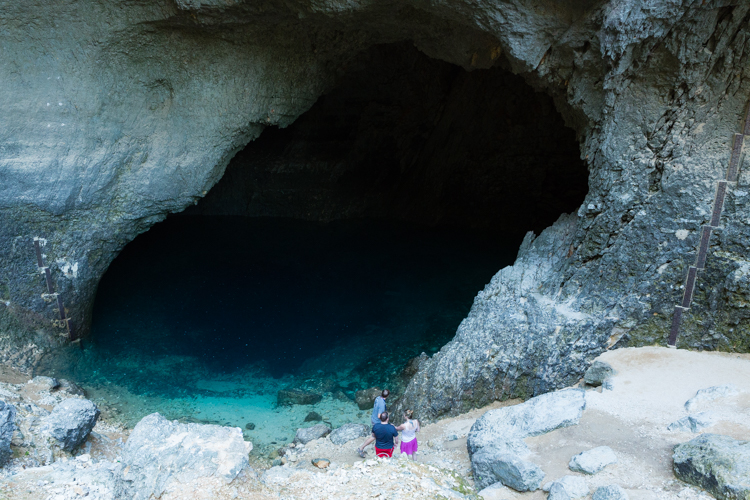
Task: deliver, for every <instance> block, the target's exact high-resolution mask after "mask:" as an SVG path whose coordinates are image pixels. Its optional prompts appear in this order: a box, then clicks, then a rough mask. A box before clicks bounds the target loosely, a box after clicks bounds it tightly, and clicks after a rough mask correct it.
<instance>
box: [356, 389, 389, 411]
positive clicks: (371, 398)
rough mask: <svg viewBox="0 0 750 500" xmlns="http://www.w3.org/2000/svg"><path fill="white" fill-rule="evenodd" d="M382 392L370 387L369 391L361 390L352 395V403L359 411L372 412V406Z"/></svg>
mask: <svg viewBox="0 0 750 500" xmlns="http://www.w3.org/2000/svg"><path fill="white" fill-rule="evenodd" d="M382 392H383V391H382V390H380V389H378V388H377V387H370V388H369V389H362V390H360V391H357V392H356V393H355V394H354V401H355V402H356V403H357V406H358V407H359V409H360V410H372V405H373V404H374V403H375V398H377V397H378V396H380V393H382Z"/></svg>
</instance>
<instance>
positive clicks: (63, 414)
mask: <svg viewBox="0 0 750 500" xmlns="http://www.w3.org/2000/svg"><path fill="white" fill-rule="evenodd" d="M98 418H99V409H98V408H97V407H96V405H95V404H94V403H92V402H91V401H89V400H88V399H78V398H70V399H66V400H64V401H63V402H62V403H60V404H58V405H57V406H55V407H54V408H53V409H52V412H51V413H50V414H49V415H48V416H46V417H45V418H44V421H43V424H42V432H44V433H46V434H48V435H50V436H52V437H53V438H55V439H56V440H57V441H58V442H59V443H60V447H61V448H62V449H63V450H65V451H72V450H73V449H74V448H76V447H77V446H78V445H80V444H81V443H82V442H84V441H85V440H86V438H87V437H88V435H89V433H90V432H91V429H93V428H94V425H96V420H97V419H98Z"/></svg>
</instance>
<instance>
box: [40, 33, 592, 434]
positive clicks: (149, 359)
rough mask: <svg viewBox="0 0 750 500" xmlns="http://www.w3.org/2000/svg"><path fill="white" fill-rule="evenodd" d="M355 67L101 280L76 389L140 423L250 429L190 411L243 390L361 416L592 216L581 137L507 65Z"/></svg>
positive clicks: (406, 51) (357, 63)
mask: <svg viewBox="0 0 750 500" xmlns="http://www.w3.org/2000/svg"><path fill="white" fill-rule="evenodd" d="M339 71H340V75H339V76H338V78H337V79H336V81H335V84H334V85H332V87H331V88H330V89H329V90H328V91H327V92H326V93H325V94H324V95H322V96H321V97H320V98H319V99H318V100H317V102H316V103H315V104H314V105H313V106H312V107H311V108H310V109H309V110H308V111H307V112H306V113H304V114H303V115H302V116H300V117H299V118H298V119H297V120H296V121H295V122H294V123H292V124H291V125H290V126H288V127H286V128H279V127H273V126H272V127H268V128H266V130H264V131H263V133H262V134H261V136H260V137H259V138H258V139H256V140H254V141H252V142H250V143H249V144H247V146H245V147H244V148H243V149H242V150H241V151H239V152H237V154H236V155H235V156H234V158H233V159H232V160H231V161H230V163H229V165H228V166H227V169H226V172H225V173H224V175H223V177H222V178H221V180H220V181H219V182H218V183H217V184H216V185H215V186H214V187H213V188H212V189H211V190H210V191H209V192H208V193H207V195H206V196H205V197H204V198H203V199H201V200H199V201H197V202H196V204H194V205H193V206H190V207H188V208H187V209H186V210H184V211H183V212H180V213H176V214H173V215H171V216H170V217H168V218H167V219H166V220H165V221H163V222H161V223H159V224H156V225H155V226H154V227H152V228H151V229H150V230H149V231H147V232H146V233H144V234H142V235H141V236H139V237H137V238H136V239H135V240H134V241H133V242H131V243H130V244H128V245H127V246H126V247H125V248H124V250H123V251H122V252H121V254H120V255H119V256H118V257H117V259H115V261H114V262H113V263H112V265H111V266H110V268H109V269H108V271H107V273H106V274H105V275H104V277H103V278H102V280H101V283H100V284H99V287H98V291H97V297H96V302H95V305H94V312H93V322H92V334H91V336H90V337H89V338H87V339H84V340H83V342H82V344H83V346H84V349H83V350H82V354H81V357H80V359H78V360H77V361H76V363H75V364H73V366H75V373H73V374H72V376H73V377H74V378H75V379H76V380H80V381H85V382H86V383H88V384H89V386H90V387H91V388H92V389H91V390H92V391H93V392H94V393H96V391H106V394H107V398H106V399H109V400H111V399H112V397H113V395H112V394H111V392H110V391H112V390H113V388H115V387H121V388H123V390H127V392H128V394H132V395H136V396H138V397H140V398H141V399H140V400H139V401H138V402H136V401H131V402H130V404H128V405H127V407H126V409H125V410H123V414H122V415H120V416H119V417H120V418H122V419H123V420H124V421H125V422H126V423H127V424H128V425H134V423H135V422H137V421H138V420H139V419H140V418H142V417H143V416H144V415H145V414H146V413H147V412H149V411H152V410H158V411H160V412H161V413H163V414H165V415H167V416H174V417H175V418H177V417H179V418H183V419H184V418H186V414H187V415H189V416H190V417H191V418H196V419H198V420H200V421H207V422H218V423H222V424H225V423H230V424H232V425H238V426H244V422H242V421H234V419H236V418H238V417H236V416H229V417H223V418H225V419H228V420H227V421H223V420H222V418H220V417H219V416H217V415H214V414H210V413H209V414H208V415H207V414H206V412H210V410H205V409H203V410H202V409H201V408H203V407H210V404H209V403H207V402H204V403H202V404H195V405H194V406H193V407H191V409H190V410H185V408H184V407H183V406H179V405H178V408H179V409H178V410H175V409H174V408H175V405H176V404H177V403H176V401H181V400H184V398H189V397H196V395H198V397H203V398H205V400H206V401H211V398H212V397H213V398H215V397H224V398H225V399H226V398H227V394H230V393H231V391H235V394H237V393H239V394H244V395H246V394H248V393H252V394H256V395H259V396H258V397H261V398H265V399H263V400H262V402H255V405H256V407H257V406H263V407H265V408H270V407H274V406H275V404H276V403H279V402H280V401H279V400H278V399H277V398H276V394H277V392H278V391H279V389H283V388H284V387H302V388H304V389H305V390H309V391H310V392H313V393H321V392H323V393H326V394H330V395H332V397H334V400H335V398H338V400H336V401H338V403H336V404H341V405H345V406H346V408H349V409H350V410H351V411H356V405H355V404H354V402H353V400H354V396H355V392H356V391H357V390H362V389H367V388H368V387H373V386H375V387H389V388H390V389H391V390H392V391H394V393H395V394H396V395H397V396H398V395H400V394H402V393H403V390H404V389H405V386H406V384H407V383H408V381H409V379H410V377H411V375H412V374H413V372H414V366H415V363H418V362H419V360H420V356H432V355H434V354H435V353H436V352H437V351H438V350H439V349H440V348H442V347H443V346H444V345H445V344H446V343H447V342H449V341H450V340H451V339H452V338H453V336H454V335H455V332H456V329H457V328H458V326H459V324H460V322H461V321H462V320H463V319H464V318H465V317H466V316H467V314H468V313H469V310H470V308H471V304H472V301H473V298H474V296H475V295H476V294H477V292H479V291H480V290H481V289H482V288H483V287H484V286H485V284H486V283H488V282H489V280H490V279H491V278H492V276H493V275H494V274H495V273H496V272H497V271H498V270H499V269H501V268H503V267H506V266H508V265H511V264H512V263H513V262H514V260H515V257H516V254H517V253H518V248H519V245H520V244H521V241H522V240H523V238H524V235H526V234H527V233H529V232H531V233H533V234H539V233H540V232H541V231H543V230H544V229H545V228H546V227H547V226H550V225H551V224H553V223H554V222H555V220H557V219H558V218H559V217H560V216H561V214H567V213H570V212H574V211H576V210H577V209H578V207H579V206H580V205H581V203H582V201H583V199H584V197H585V195H586V193H587V176H588V172H587V168H586V165H585V163H584V162H583V161H582V160H581V158H580V149H579V145H578V143H577V141H576V137H575V133H574V132H573V130H571V129H570V128H567V127H566V126H565V123H564V121H563V119H562V117H561V116H560V114H559V113H558V112H557V110H556V109H555V105H554V103H553V101H552V99H551V98H550V97H549V96H548V95H546V94H543V93H540V92H536V91H535V90H534V89H533V88H531V87H530V86H529V85H528V84H527V83H526V82H524V80H523V79H522V78H521V77H519V76H516V75H513V74H512V73H511V72H509V71H508V70H507V68H503V67H502V66H501V65H498V66H497V67H493V68H490V69H480V70H474V71H466V70H465V69H463V68H460V67H458V66H455V65H453V64H450V63H446V62H443V61H439V60H435V59H431V58H429V57H428V56H426V55H425V54H423V53H422V52H420V51H419V50H417V49H416V48H415V47H414V46H413V45H411V44H403V43H401V44H387V45H380V46H375V47H373V48H371V49H369V50H367V51H365V52H363V53H362V54H361V55H360V56H358V57H357V58H355V59H354V60H353V61H352V62H350V63H349V64H347V65H345V66H344V67H342V68H340V69H339ZM423 353H424V354H423ZM66 370H67V371H69V368H67V369H66V368H62V369H58V370H48V373H52V374H55V375H58V376H60V375H64V374H65V372H66ZM250 374H252V375H250ZM251 378H252V379H254V382H253V383H248V382H247V380H249V379H251ZM118 398H119V396H118ZM201 401H203V400H201ZM325 403H326V400H324V401H323V402H321V403H320V404H325ZM238 404H239V403H238ZM225 406H228V407H230V408H233V407H234V406H236V405H234V406H233V405H231V404H229V405H228V404H225ZM256 410H257V408H256ZM256 413H257V411H256ZM244 414H245V415H244V417H243V418H248V417H247V415H248V414H249V415H253V414H254V413H253V410H247V409H246V410H245V412H244ZM345 414H346V413H345ZM258 418H259V417H258ZM342 418H343V417H342ZM261 428H263V426H262V425H260V426H259V430H261ZM287 432H288V430H287ZM283 433H284V432H282V431H277V432H276V434H274V436H276V437H278V435H279V434H283ZM260 434H261V435H262V432H261V433H260ZM272 438H273V439H275V438H274V437H273V436H272ZM258 439H260V441H261V442H262V441H263V438H258V437H255V438H254V440H256V442H258Z"/></svg>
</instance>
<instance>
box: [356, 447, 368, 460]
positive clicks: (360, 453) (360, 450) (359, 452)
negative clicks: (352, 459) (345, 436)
mask: <svg viewBox="0 0 750 500" xmlns="http://www.w3.org/2000/svg"><path fill="white" fill-rule="evenodd" d="M357 454H358V455H359V456H360V458H365V457H366V456H367V452H366V451H365V450H363V449H361V448H357Z"/></svg>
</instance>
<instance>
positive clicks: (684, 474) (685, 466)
mask: <svg viewBox="0 0 750 500" xmlns="http://www.w3.org/2000/svg"><path fill="white" fill-rule="evenodd" d="M672 459H673V461H674V472H675V475H676V476H677V477H678V478H679V479H681V480H683V481H685V482H687V483H690V484H694V485H696V486H698V487H700V488H703V489H704V490H706V491H708V492H709V493H711V494H712V495H713V496H715V497H716V498H720V499H723V500H735V499H747V498H750V441H737V440H735V439H732V438H731V437H729V436H722V435H720V434H701V435H700V436H698V437H696V438H694V439H691V440H690V441H688V442H687V443H682V444H679V445H677V446H676V447H675V449H674V455H673V456H672Z"/></svg>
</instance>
